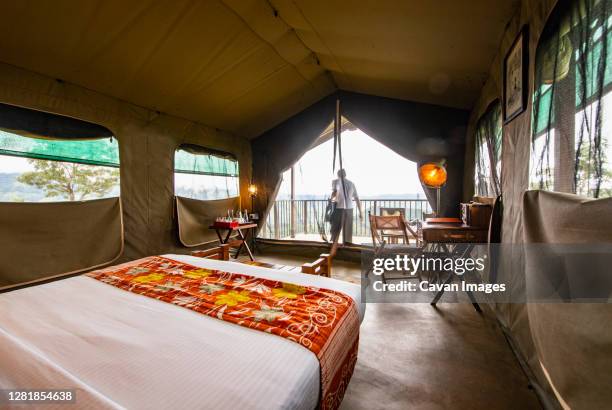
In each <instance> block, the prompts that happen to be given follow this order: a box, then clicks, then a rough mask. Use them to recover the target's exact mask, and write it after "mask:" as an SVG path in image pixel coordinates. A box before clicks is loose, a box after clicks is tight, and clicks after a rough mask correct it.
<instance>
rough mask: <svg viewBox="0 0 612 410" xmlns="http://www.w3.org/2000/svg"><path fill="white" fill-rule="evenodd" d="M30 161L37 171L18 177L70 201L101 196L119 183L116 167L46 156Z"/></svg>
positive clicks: (24, 182)
mask: <svg viewBox="0 0 612 410" xmlns="http://www.w3.org/2000/svg"><path fill="white" fill-rule="evenodd" d="M28 162H30V164H32V165H33V166H34V171H31V172H25V173H23V174H22V175H20V176H19V178H18V179H17V180H18V181H19V182H21V183H23V184H27V185H32V186H35V187H37V188H39V189H42V190H44V192H45V195H46V196H47V197H48V198H53V197H62V198H65V199H68V200H69V201H76V200H83V199H88V198H91V197H97V198H101V197H103V196H104V195H106V194H107V193H109V192H110V191H111V190H112V189H113V187H114V186H116V185H117V184H118V183H119V170H118V169H115V168H108V167H100V166H92V165H83V164H76V163H69V162H57V161H44V160H28Z"/></svg>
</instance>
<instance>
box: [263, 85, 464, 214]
mask: <svg viewBox="0 0 612 410" xmlns="http://www.w3.org/2000/svg"><path fill="white" fill-rule="evenodd" d="M336 98H340V102H341V110H342V115H344V116H345V117H346V118H347V119H348V120H349V121H351V122H352V123H353V124H354V125H355V126H357V127H358V128H359V129H361V130H362V131H363V132H365V133H366V134H368V135H369V136H370V137H372V138H374V139H376V140H377V141H379V142H380V143H382V144H384V145H386V146H387V147H389V148H390V149H392V150H393V151H395V152H397V153H398V154H399V155H402V156H404V157H405V158H407V159H410V160H412V161H415V162H417V164H419V165H421V164H423V163H425V162H429V161H440V160H442V161H445V163H446V167H447V170H448V175H449V178H448V182H447V184H446V186H445V187H443V188H442V204H441V205H442V213H443V214H445V215H457V214H458V213H459V202H460V201H461V195H462V188H463V187H462V185H463V163H464V151H465V146H464V141H465V126H466V124H467V120H468V115H469V113H468V112H467V111H464V110H459V109H453V108H446V107H440V106H435V105H429V104H421V103H415V102H408V101H401V100H395V99H391V98H383V97H376V96H370V95H364V94H358V93H352V92H346V91H340V92H337V93H335V94H332V95H330V96H328V97H326V98H324V99H322V100H320V101H319V102H317V103H315V104H314V105H312V106H310V107H309V108H307V109H305V110H304V111H302V112H300V113H298V114H296V115H295V116H293V117H291V118H290V119H288V120H286V121H285V122H283V123H281V124H279V125H278V126H276V127H275V128H273V129H271V130H269V131H267V132H266V133H264V134H262V135H261V136H259V137H257V138H255V139H254V140H253V141H252V143H251V147H252V152H253V178H254V181H255V183H256V184H257V185H258V186H259V189H260V195H259V196H258V198H257V209H258V210H259V211H260V212H261V213H262V215H261V216H260V223H263V221H264V220H265V217H266V213H267V211H268V210H269V207H270V206H271V205H272V203H273V201H274V198H275V197H276V193H277V190H278V188H279V186H280V180H281V173H282V172H283V171H284V170H285V169H287V168H289V167H290V166H291V165H293V164H294V163H295V162H296V161H297V160H298V159H299V158H300V157H301V156H302V155H303V154H304V152H306V151H307V150H308V149H309V148H310V147H311V146H312V144H313V143H314V142H315V141H316V139H317V138H318V137H319V135H320V134H321V132H322V131H323V130H324V129H325V128H326V127H327V126H328V125H329V124H330V123H331V121H332V120H333V117H334V113H335V101H336ZM331 162H332V159H331V158H330V161H329V164H322V166H329V167H330V169H331V166H332V164H331ZM364 166H376V164H364ZM389 178H394V179H396V180H397V181H398V183H399V184H401V181H402V176H401V175H390V176H389ZM425 192H426V193H427V195H428V199H429V201H430V203H433V202H434V201H435V199H434V192H430V190H429V189H425Z"/></svg>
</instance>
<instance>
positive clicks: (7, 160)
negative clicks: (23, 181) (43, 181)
mask: <svg viewBox="0 0 612 410" xmlns="http://www.w3.org/2000/svg"><path fill="white" fill-rule="evenodd" d="M33 170H34V167H33V166H32V165H30V164H29V163H28V160H27V158H20V157H9V156H6V155H1V156H0V173H13V172H27V171H33Z"/></svg>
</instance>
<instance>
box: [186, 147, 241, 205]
mask: <svg viewBox="0 0 612 410" xmlns="http://www.w3.org/2000/svg"><path fill="white" fill-rule="evenodd" d="M174 172H175V173H174V191H175V194H176V195H178V196H183V197H187V198H193V199H202V200H210V199H223V198H231V197H235V196H238V177H239V169H238V161H237V160H236V159H235V158H234V157H233V156H232V155H231V154H227V153H223V152H217V151H213V150H209V149H206V148H203V147H199V146H196V145H181V146H180V147H179V149H178V150H176V152H175V154H174Z"/></svg>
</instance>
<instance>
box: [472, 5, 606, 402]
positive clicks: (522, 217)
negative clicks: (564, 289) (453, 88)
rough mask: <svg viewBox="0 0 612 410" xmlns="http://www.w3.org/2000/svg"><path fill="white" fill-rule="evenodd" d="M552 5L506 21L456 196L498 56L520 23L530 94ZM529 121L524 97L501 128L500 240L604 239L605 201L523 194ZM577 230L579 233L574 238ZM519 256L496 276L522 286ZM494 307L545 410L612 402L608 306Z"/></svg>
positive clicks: (491, 95) (475, 113)
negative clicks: (524, 31) (526, 28)
mask: <svg viewBox="0 0 612 410" xmlns="http://www.w3.org/2000/svg"><path fill="white" fill-rule="evenodd" d="M556 4H557V1H556V0H541V1H523V2H522V3H521V7H520V9H519V10H518V12H517V13H516V15H515V16H514V17H513V18H512V19H511V21H510V22H509V23H508V26H507V29H506V32H505V33H504V36H503V40H502V42H501V45H500V47H499V50H498V54H497V56H496V57H495V59H494V61H493V63H492V64H491V69H490V74H489V77H488V79H487V81H486V83H485V85H484V87H483V89H482V92H481V93H480V96H479V98H478V100H477V101H476V104H475V106H474V108H473V110H472V112H471V114H470V120H469V125H468V132H467V139H466V150H465V155H466V160H465V172H464V200H469V199H470V198H471V196H472V195H473V192H474V190H473V186H474V164H475V159H474V136H475V132H476V126H477V124H478V121H479V119H480V118H481V117H482V115H483V114H484V113H485V112H486V109H487V107H488V106H489V104H490V103H491V102H492V101H494V100H495V99H497V98H500V97H501V96H502V62H503V59H504V57H505V55H506V53H507V52H508V50H509V48H510V46H511V45H512V43H513V41H514V40H515V38H516V36H517V35H518V33H519V31H520V30H521V28H522V27H523V26H524V25H525V24H528V25H529V32H530V37H529V69H528V73H529V94H530V95H531V94H532V92H533V84H534V72H535V67H534V64H535V60H536V59H535V56H536V47H537V45H538V41H539V39H540V35H541V33H542V30H543V28H544V26H545V24H546V22H547V19H548V17H549V15H550V14H551V12H552V11H553V9H554V7H555V6H556ZM531 120H532V99H531V97H530V98H528V105H527V109H526V110H525V111H524V112H523V113H522V114H521V115H519V116H518V117H516V118H515V119H514V120H512V121H511V122H509V123H508V124H506V125H504V126H503V137H502V154H501V155H502V159H501V162H502V170H501V181H502V186H501V194H502V196H503V204H504V207H503V208H504V209H503V230H502V232H503V234H502V242H503V243H505V244H522V243H524V242H525V240H526V238H529V240H530V241H534V242H547V241H553V242H556V241H561V242H566V243H567V242H571V241H573V242H572V243H578V242H581V243H584V242H586V243H588V242H589V241H591V242H597V241H598V242H602V241H603V242H610V241H612V238H610V237H609V228H607V226H608V225H609V224H610V221H611V219H612V213H611V212H610V209H611V208H610V201H609V200H600V201H604V202H598V203H594V202H593V201H583V200H582V199H580V198H578V197H572V198H571V199H568V198H567V196H565V195H562V194H560V195H555V194H547V193H543V194H542V195H537V193H534V192H531V193H529V194H528V195H527V196H525V192H526V191H527V190H528V189H529V163H530V150H531V126H532V125H531ZM595 209H596V210H597V213H596V215H598V217H596V218H593V217H594V216H595V214H593V213H592V212H593V210H595ZM605 209H607V212H606V211H604V210H605ZM534 218H535V219H534ZM536 221H537V226H546V227H547V231H548V234H546V235H544V232H542V231H537V229H535V231H534V228H535V226H534V225H536V223H535V222H536ZM561 221H564V222H563V223H560V222H561ZM577 224H580V225H581V227H580V229H579V230H576V229H574V228H576V226H577ZM567 228H569V229H567ZM606 230H607V231H606ZM570 231H574V234H573V236H572V235H569V236H568V232H570ZM577 232H581V234H580V235H576V233H577ZM606 232H607V233H606ZM521 255H522V254H521V253H518V252H517V254H516V255H513V256H514V257H506V258H504V259H502V261H501V266H500V267H499V270H500V271H499V273H498V274H499V275H501V276H502V277H504V278H505V280H507V281H508V283H509V285H510V286H511V288H514V289H521V288H524V286H525V283H526V280H527V278H528V275H530V274H531V273H532V272H530V271H529V270H527V269H526V265H525V260H524V259H523V258H522V257H521ZM495 310H496V313H497V315H498V317H499V319H500V321H501V323H502V324H503V325H504V326H505V328H506V331H507V334H508V336H509V337H510V338H511V341H512V342H513V344H514V346H515V348H516V350H517V352H518V354H519V355H520V356H521V357H522V358H523V360H525V362H526V363H527V364H528V366H529V371H530V372H532V374H533V377H534V379H533V382H534V387H535V389H536V391H538V392H539V393H540V395H541V397H543V398H544V399H545V401H546V403H548V404H549V405H550V406H552V407H564V408H606V407H609V405H610V401H611V400H612V396H610V392H611V391H610V389H609V386H610V385H611V383H612V379H611V376H610V375H611V374H612V372H610V367H609V360H610V351H609V350H607V351H606V350H605V349H604V346H605V345H606V343H609V342H608V341H609V340H610V333H611V332H610V330H609V327H606V325H605V323H607V322H609V321H610V319H612V311H611V310H610V309H609V305H599V306H593V305H587V304H578V305H576V304H571V305H570V304H567V305H566V306H563V307H557V306H551V305H541V306H538V305H534V304H520V303H513V304H498V305H496V306H495ZM569 323H572V325H569ZM552 335H556V336H554V337H553V339H554V342H553V339H551V336H552ZM601 349H604V350H601ZM587 352H588V353H587ZM583 353H584V354H583ZM583 372H584V373H583ZM580 374H583V376H584V377H583V378H582V379H579V376H578V375H580ZM587 375H588V376H587ZM577 377H578V378H577Z"/></svg>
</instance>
